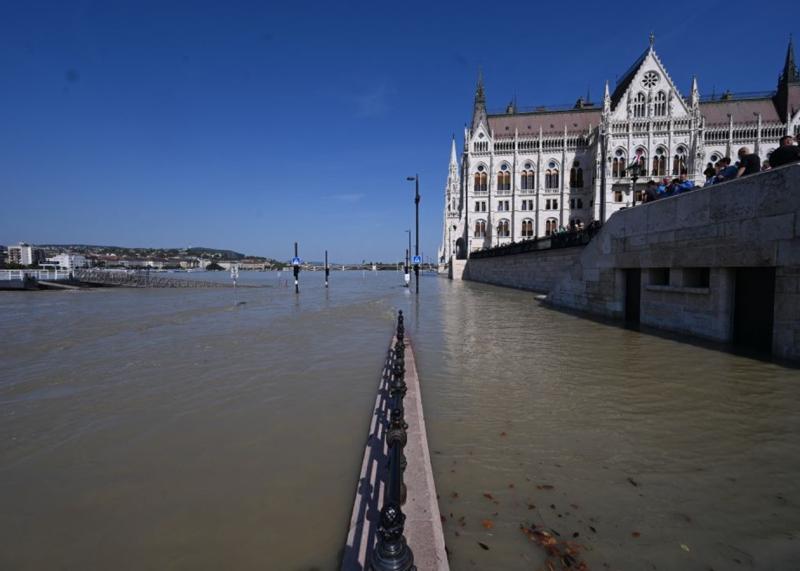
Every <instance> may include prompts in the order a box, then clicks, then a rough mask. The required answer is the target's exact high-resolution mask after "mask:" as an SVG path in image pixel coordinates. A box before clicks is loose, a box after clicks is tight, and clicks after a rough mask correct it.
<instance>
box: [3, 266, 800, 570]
mask: <svg viewBox="0 0 800 571" xmlns="http://www.w3.org/2000/svg"><path fill="white" fill-rule="evenodd" d="M206 277H207V276H203V278H204V279H205V278H206ZM286 277H288V276H287V274H284V275H283V276H282V277H280V278H279V277H278V276H277V275H276V274H275V273H263V274H255V273H254V274H243V275H242V279H241V281H242V282H244V283H253V284H263V285H268V286H270V287H265V288H258V289H242V288H240V289H238V290H237V291H235V292H234V291H233V290H230V289H188V290H186V289H148V290H144V289H142V290H134V289H110V288H109V289H98V290H92V291H77V292H74V291H70V292H0V312H1V314H2V316H3V318H2V320H0V340H1V341H2V342H0V505H1V506H2V510H0V569H3V570H5V569H9V570H29V569H36V570H39V569H43V570H44V569H46V570H49V569H68V570H72V569H75V570H87V569H131V570H133V569H136V570H142V569H193V570H198V569H199V570H205V569H208V570H212V569H243V570H250V569H259V570H264V569H267V570H273V569H274V570H281V571H282V570H287V571H295V570H298V571H309V570H311V569H317V570H328V569H336V568H337V565H338V562H339V560H340V557H341V549H342V545H343V543H344V539H345V535H346V532H347V526H348V520H349V516H350V509H351V507H352V501H353V494H354V492H355V484H356V479H357V477H358V471H359V468H360V460H361V455H362V453H363V444H364V437H365V434H366V431H367V428H368V422H369V417H370V408H371V406H372V403H373V401H374V397H375V389H376V386H377V380H378V374H379V372H380V368H381V364H382V361H383V357H384V351H385V348H386V347H387V345H388V342H389V339H390V336H391V333H392V328H393V323H394V315H395V311H396V310H397V309H398V308H399V309H403V310H404V311H405V312H406V314H407V316H408V319H407V331H408V333H409V335H410V337H411V339H412V342H413V343H414V345H415V350H416V355H417V361H418V363H417V365H418V368H419V373H420V377H421V386H422V391H423V405H424V407H425V415H426V418H427V423H428V426H427V428H428V437H429V440H430V442H429V444H430V449H431V453H432V460H433V469H434V476H435V480H436V486H437V491H438V492H439V495H440V501H439V504H440V508H441V511H442V514H443V516H444V519H445V523H444V531H445V538H446V542H447V546H448V549H449V551H450V557H451V559H450V562H451V568H452V569H454V570H461V569H481V570H484V569H487V570H495V569H497V570H501V569H509V570H516V569H520V570H522V569H525V570H530V569H539V568H543V564H544V562H545V552H544V551H543V549H542V548H541V547H540V546H539V545H538V544H537V543H536V542H532V541H531V540H530V539H529V537H528V536H526V534H524V533H522V531H521V529H520V526H521V525H522V526H525V527H528V526H531V525H535V526H537V528H538V529H545V530H548V533H550V534H552V535H553V537H555V538H557V539H558V540H559V541H560V542H564V541H567V540H569V541H572V542H574V544H575V546H576V547H577V548H578V549H579V553H580V558H581V559H582V560H583V561H585V562H586V564H587V566H588V567H589V568H590V569H633V570H638V569H690V570H691V569H697V570H708V569H716V570H724V569H794V568H796V565H797V559H798V554H800V414H798V410H800V406H799V405H800V371H798V370H797V369H791V368H787V367H785V366H781V365H778V364H775V363H770V362H766V361H760V360H756V359H752V358H748V357H744V356H737V355H734V354H731V353H729V352H726V351H723V350H720V349H719V348H717V347H712V346H703V345H702V344H695V343H687V342H686V340H685V339H683V340H682V339H676V338H670V337H665V336H659V335H653V334H650V333H642V332H636V331H630V330H626V329H623V328H621V327H618V326H616V325H613V324H606V323H601V322H597V321H591V320H587V319H584V318H581V317H579V316H576V315H571V314H567V313H562V312H559V311H554V310H552V309H548V308H545V307H542V306H540V305H539V304H538V303H537V302H536V301H535V299H534V297H533V296H532V294H530V293H526V292H520V291H514V290H508V289H502V288H496V287H492V286H485V285H480V284H472V283H457V282H456V283H454V282H450V281H448V280H446V279H441V278H437V277H434V276H428V277H426V278H425V279H424V280H423V282H422V293H421V295H420V297H419V300H418V301H417V300H415V299H414V297H415V296H413V295H411V294H409V292H408V291H407V290H405V289H404V288H402V287H400V285H401V284H402V275H400V274H396V273H394V272H378V273H370V272H367V273H362V272H335V273H333V274H332V276H331V281H332V287H331V288H330V289H329V290H327V291H326V290H325V289H324V287H323V285H322V275H321V274H320V273H310V272H306V273H304V274H303V275H302V278H301V279H302V293H301V295H300V296H299V297H296V296H295V295H294V292H293V290H292V289H290V288H285V287H281V285H282V283H283V281H282V280H283V279H285V278H286ZM219 279H222V277H220V278H219ZM409 461H413V459H409ZM420 571H422V570H420Z"/></svg>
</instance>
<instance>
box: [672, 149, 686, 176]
mask: <svg viewBox="0 0 800 571" xmlns="http://www.w3.org/2000/svg"><path fill="white" fill-rule="evenodd" d="M686 173H687V170H686V147H678V149H677V151H676V153H675V156H674V157H672V174H673V175H674V176H679V175H682V174H686Z"/></svg>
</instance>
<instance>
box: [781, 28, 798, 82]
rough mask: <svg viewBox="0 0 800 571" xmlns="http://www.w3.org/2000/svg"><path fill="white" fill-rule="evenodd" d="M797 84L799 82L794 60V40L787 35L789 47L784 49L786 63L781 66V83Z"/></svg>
mask: <svg viewBox="0 0 800 571" xmlns="http://www.w3.org/2000/svg"><path fill="white" fill-rule="evenodd" d="M797 82H800V73H798V71H797V65H796V64H795V59H794V39H793V38H792V36H791V35H789V46H788V47H787V48H786V61H785V62H784V64H783V73H782V74H781V83H797Z"/></svg>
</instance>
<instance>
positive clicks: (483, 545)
mask: <svg viewBox="0 0 800 571" xmlns="http://www.w3.org/2000/svg"><path fill="white" fill-rule="evenodd" d="M478 545H480V546H481V549H483V550H484V551H489V546H488V545H486V544H485V543H483V542H481V541H479V542H478Z"/></svg>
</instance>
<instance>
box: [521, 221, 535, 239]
mask: <svg viewBox="0 0 800 571" xmlns="http://www.w3.org/2000/svg"><path fill="white" fill-rule="evenodd" d="M522 237H523V238H533V220H531V219H530V218H526V219H525V220H523V221H522Z"/></svg>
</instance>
